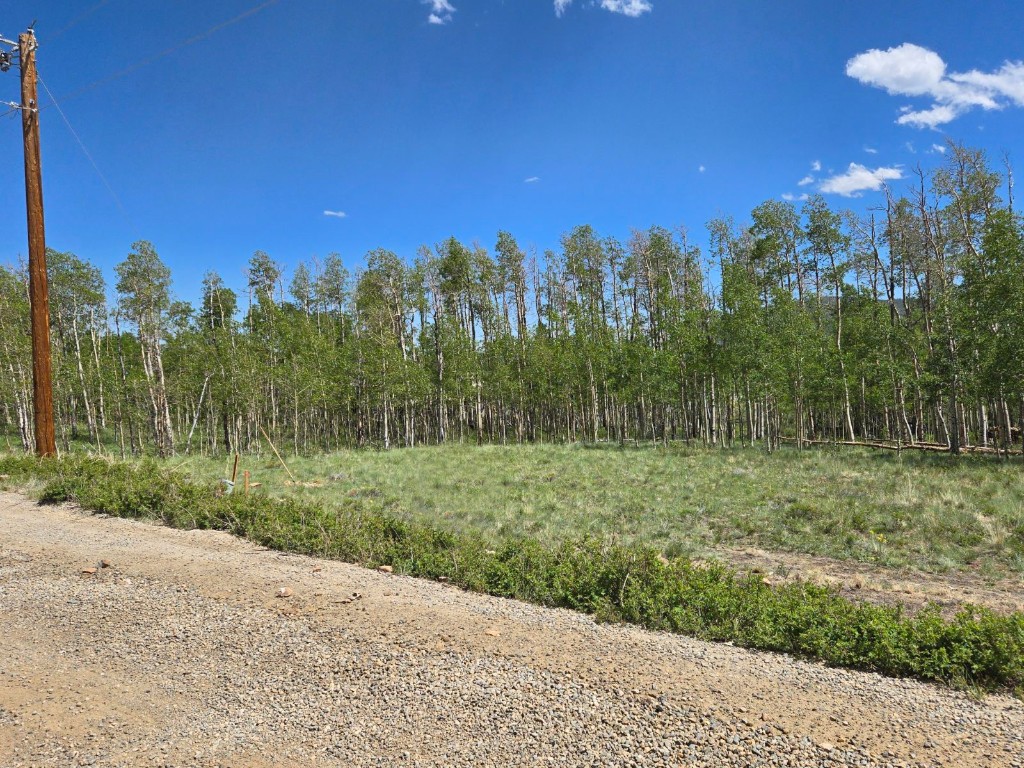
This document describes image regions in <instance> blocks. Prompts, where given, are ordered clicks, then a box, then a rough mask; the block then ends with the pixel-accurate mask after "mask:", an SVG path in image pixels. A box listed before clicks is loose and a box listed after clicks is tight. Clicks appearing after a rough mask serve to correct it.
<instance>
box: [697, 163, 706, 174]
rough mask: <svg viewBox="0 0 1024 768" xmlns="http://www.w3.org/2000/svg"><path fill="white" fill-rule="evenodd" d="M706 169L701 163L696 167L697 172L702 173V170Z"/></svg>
mask: <svg viewBox="0 0 1024 768" xmlns="http://www.w3.org/2000/svg"><path fill="white" fill-rule="evenodd" d="M706 170H707V168H705V167H704V166H703V165H702V166H700V167H699V168H697V171H698V173H704V171H706Z"/></svg>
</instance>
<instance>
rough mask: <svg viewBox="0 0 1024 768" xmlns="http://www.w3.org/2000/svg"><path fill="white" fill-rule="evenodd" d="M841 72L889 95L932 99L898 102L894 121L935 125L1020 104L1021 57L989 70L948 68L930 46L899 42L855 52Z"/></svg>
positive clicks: (1023, 85)
mask: <svg viewBox="0 0 1024 768" xmlns="http://www.w3.org/2000/svg"><path fill="white" fill-rule="evenodd" d="M846 74H847V75H849V76H850V77H852V78H854V79H855V80H857V81H858V82H860V83H863V84H864V85H870V86H873V87H875V88H881V89H882V90H884V91H885V92H886V93H889V94H892V95H893V96H916V97H927V98H929V99H930V100H931V102H932V103H931V106H929V107H926V108H922V109H916V108H914V107H910V106H905V107H903V108H902V109H901V110H900V111H901V113H902V114H901V115H900V116H899V118H897V120H896V122H897V123H898V124H899V125H911V126H914V127H916V128H937V127H938V126H940V125H945V124H946V123H949V122H952V121H953V120H955V119H956V118H958V117H960V116H961V115H963V114H966V113H967V112H970V111H971V110H972V109H975V108H977V107H980V108H982V109H986V110H990V109H1004V108H1005V107H1007V106H1018V107H1024V61H1007V62H1005V63H1004V64H1003V65H1002V66H1001V67H1000V68H999V69H996V70H994V71H992V72H982V71H980V70H977V69H972V70H970V71H969V72H949V71H947V68H946V62H945V61H943V59H942V57H941V56H939V54H937V53H936V52H935V51H932V50H929V49H928V48H922V47H921V46H919V45H914V44H913V43H904V44H903V45H898V46H896V47H895V48H888V49H886V50H884V51H883V50H879V49H877V48H872V49H871V50H869V51H865V52H864V53H859V54H857V55H856V56H854V57H853V58H852V59H850V60H849V61H848V62H846Z"/></svg>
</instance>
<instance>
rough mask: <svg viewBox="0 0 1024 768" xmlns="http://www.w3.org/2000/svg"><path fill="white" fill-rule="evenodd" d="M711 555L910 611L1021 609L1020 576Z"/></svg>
mask: <svg viewBox="0 0 1024 768" xmlns="http://www.w3.org/2000/svg"><path fill="white" fill-rule="evenodd" d="M714 554H715V556H716V557H717V558H718V559H720V560H722V561H723V562H725V563H727V564H728V565H730V566H732V567H733V568H736V569H737V570H739V571H740V572H744V573H757V574H759V575H762V576H764V578H766V579H768V581H769V582H771V583H773V584H783V583H789V582H795V581H809V582H811V583H813V584H822V585H825V586H830V587H834V588H836V589H837V590H838V591H839V592H840V594H842V595H844V596H845V597H848V598H850V599H852V600H866V601H868V602H872V603H876V604H879V605H902V606H904V607H905V608H907V609H908V611H910V612H911V613H914V612H916V611H918V610H920V609H921V608H923V607H924V606H925V605H927V604H928V603H935V604H937V605H938V606H940V607H941V608H942V612H943V614H944V615H946V616H949V615H952V614H954V613H956V612H957V611H958V610H959V609H960V608H962V607H963V606H965V605H967V604H972V605H981V606H985V607H986V608H991V609H992V610H993V611H997V612H999V613H1013V612H1014V611H1024V577H1021V578H1018V579H1003V580H1000V581H995V582H992V581H988V580H986V579H984V578H982V577H981V576H979V575H978V574H975V573H971V572H962V571H959V572H952V573H948V574H941V575H939V574H930V573H922V572H920V571H912V570H904V569H894V568H882V567H879V566H873V565H870V564H867V563H858V562H855V561H851V560H835V559H833V558H829V557H817V556H814V555H802V554H797V553H792V552H768V551H765V550H761V549H743V550H718V551H716V552H715V553H714Z"/></svg>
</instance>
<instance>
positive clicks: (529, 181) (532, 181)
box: [523, 176, 540, 184]
mask: <svg viewBox="0 0 1024 768" xmlns="http://www.w3.org/2000/svg"><path fill="white" fill-rule="evenodd" d="M538 181H540V176H531V177H530V178H528V179H523V184H536V183H537V182H538Z"/></svg>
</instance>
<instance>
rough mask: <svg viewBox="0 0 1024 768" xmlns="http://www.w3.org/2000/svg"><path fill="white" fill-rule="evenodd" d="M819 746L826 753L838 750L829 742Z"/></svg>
mask: <svg viewBox="0 0 1024 768" xmlns="http://www.w3.org/2000/svg"><path fill="white" fill-rule="evenodd" d="M818 746H819V747H821V748H822V749H824V750H825V751H826V752H832V751H834V750H835V748H836V746H835V744H829V743H828V742H827V741H823V742H821V744H819V745H818Z"/></svg>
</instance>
